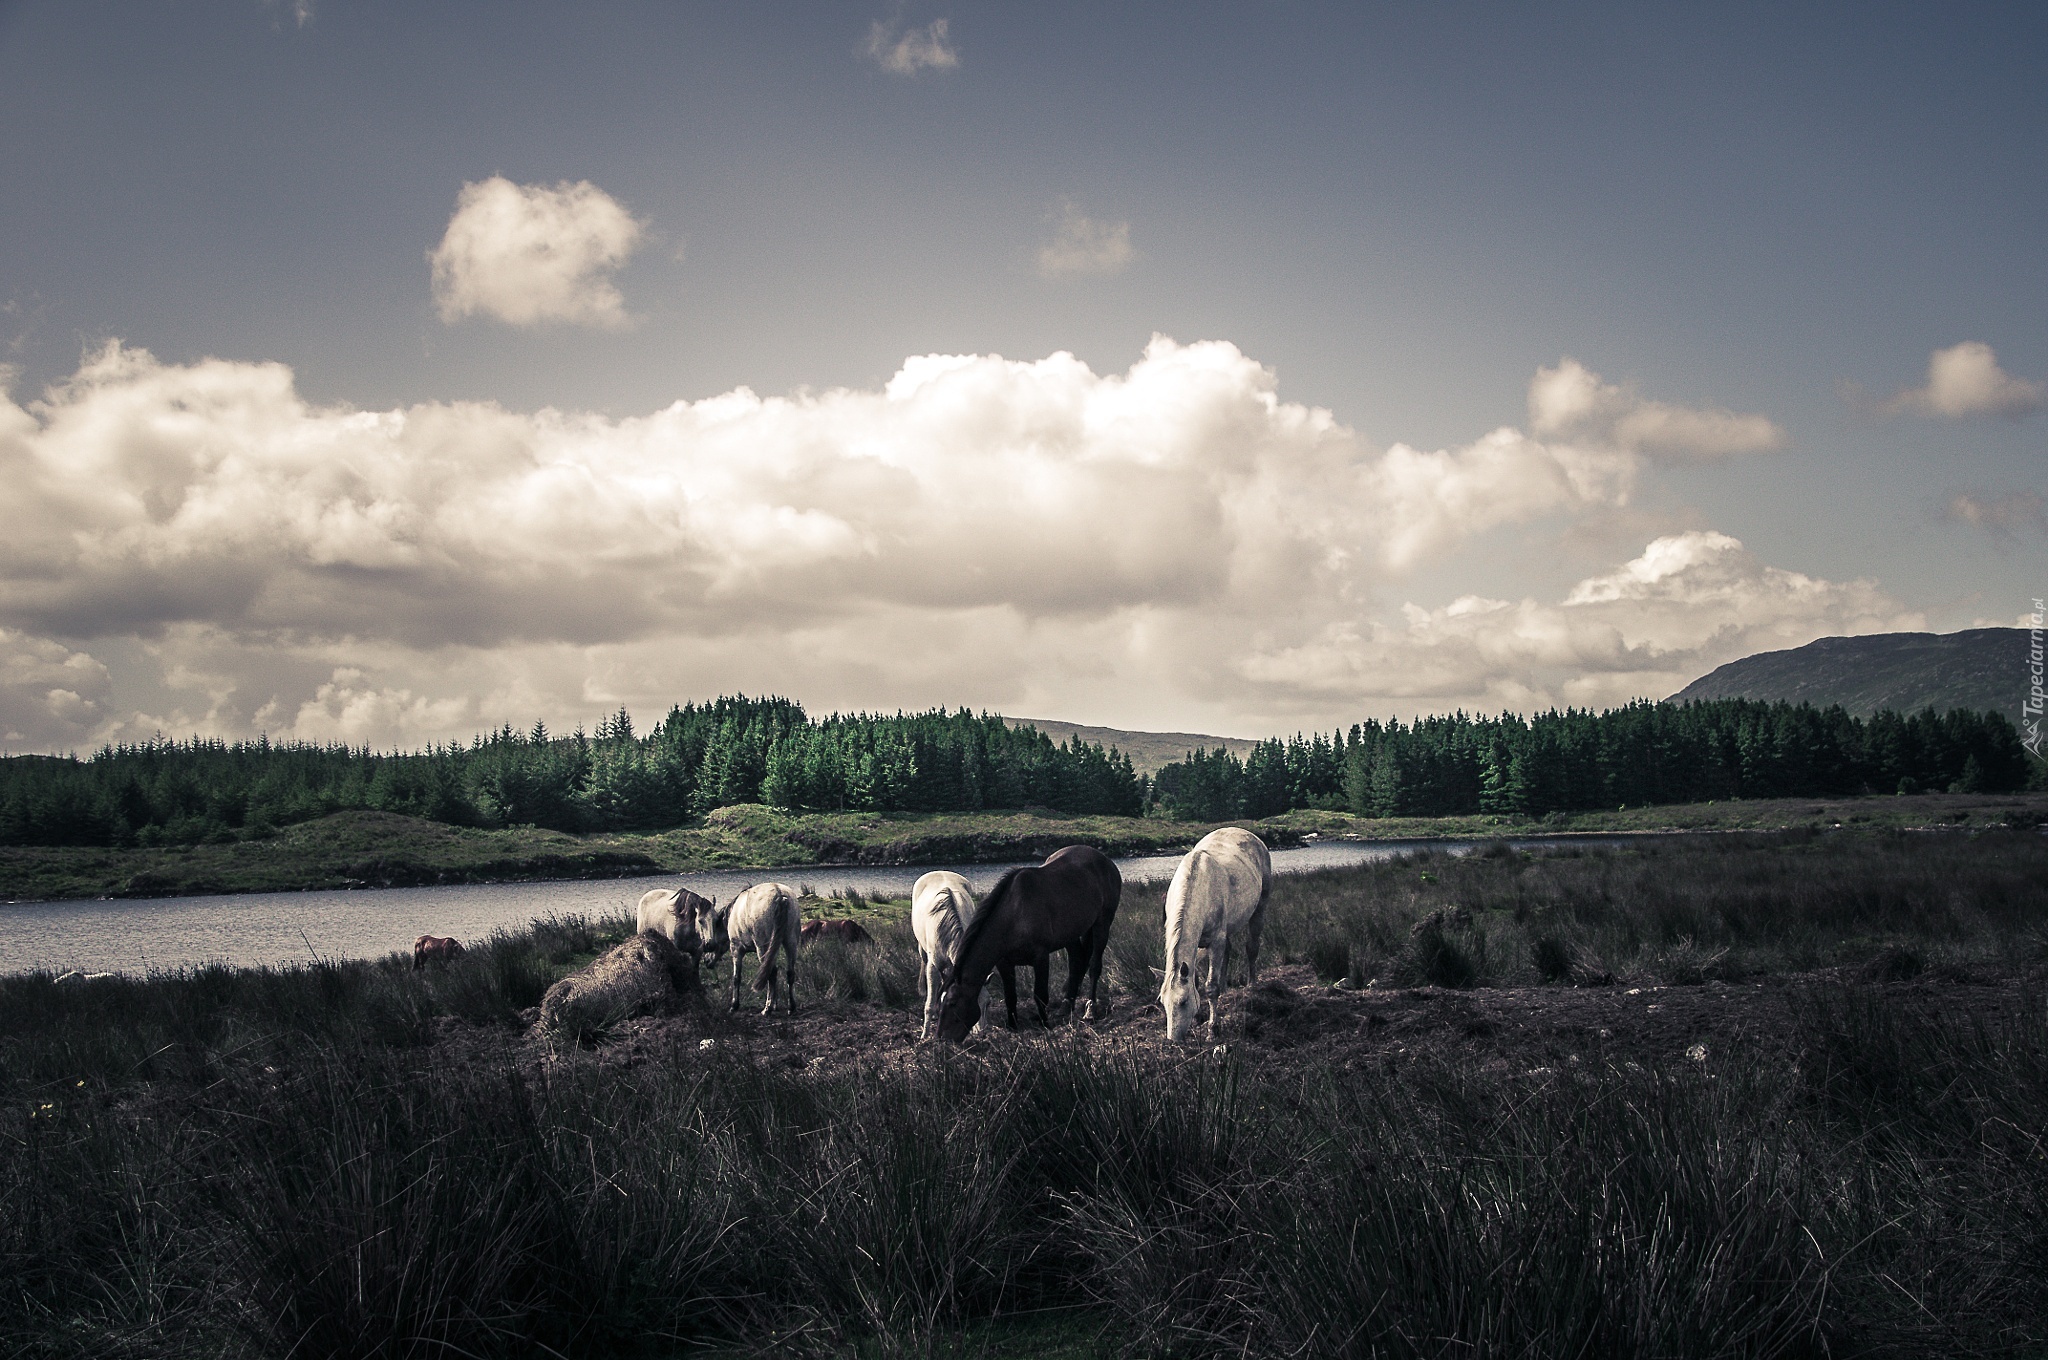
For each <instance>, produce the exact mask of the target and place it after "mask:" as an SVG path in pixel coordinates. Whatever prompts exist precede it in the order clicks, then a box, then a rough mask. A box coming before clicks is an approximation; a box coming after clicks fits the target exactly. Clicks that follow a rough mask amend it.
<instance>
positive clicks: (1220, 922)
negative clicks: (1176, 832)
mask: <svg viewBox="0 0 2048 1360" xmlns="http://www.w3.org/2000/svg"><path fill="white" fill-rule="evenodd" d="M1272 886H1273V857H1272V855H1271V854H1269V853H1268V852H1267V850H1266V843H1265V842H1264V841H1262V840H1260V839H1259V838H1258V837H1257V836H1254V835H1253V834H1252V833H1251V832H1249V831H1246V830H1244V829H1243V828H1242V827H1235V826H1224V827H1218V828H1217V829H1216V830H1214V831H1211V832H1210V833H1209V834H1208V835H1206V836H1204V837H1202V839H1201V840H1200V841H1198V842H1196V844H1195V848H1194V849H1192V850H1190V851H1188V853H1187V855H1186V857H1185V858H1183V859H1182V860H1181V862H1180V867H1179V868H1177V869H1175V870H1174V871H1173V882H1172V884H1170V885H1169V886H1168V887H1167V889H1166V977H1165V980H1164V981H1162V982H1161V983H1160V986H1159V1007H1160V1009H1161V1010H1163V1011H1165V1012H1166V1037H1167V1038H1168V1039H1179V1038H1180V1037H1181V1036H1182V1035H1183V1034H1184V1033H1185V1032H1186V1031H1187V1030H1189V1029H1191V1028H1193V1026H1194V1025H1195V1023H1196V1021H1197V1020H1198V1019H1199V1018H1200V1015H1201V1008H1202V1006H1203V1005H1204V1004H1206V1005H1207V1006H1208V1007H1209V1037H1210V1038H1211V1039H1214V1038H1215V1037H1216V1019H1217V1014H1216V999H1217V998H1218V997H1219V996H1221V995H1222V994H1223V987H1224V976H1225V970H1226V969H1227V968H1228V967H1229V964H1230V942H1231V940H1232V938H1233V937H1235V936H1236V935H1238V934H1239V933H1242V934H1243V935H1244V957H1245V984H1246V985H1247V986H1249V985H1251V984H1252V983H1253V982H1256V981H1257V980H1258V976H1259V932H1260V930H1261V929H1262V928H1263V927H1264V926H1265V922H1266V893H1267V892H1268V891H1269V890H1270V889H1271V888H1272ZM1200 949H1206V950H1208V951H1209V961H1208V971H1207V976H1206V977H1205V976H1202V975H1200V974H1199V973H1198V971H1197V970H1198V966H1199V960H1198V958H1197V955H1196V951H1197V950H1200Z"/></svg>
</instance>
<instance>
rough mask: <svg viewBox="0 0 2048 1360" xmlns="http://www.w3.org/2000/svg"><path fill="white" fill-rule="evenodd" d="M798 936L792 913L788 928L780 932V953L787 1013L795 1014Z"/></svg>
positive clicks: (770, 999)
mask: <svg viewBox="0 0 2048 1360" xmlns="http://www.w3.org/2000/svg"><path fill="white" fill-rule="evenodd" d="M800 938H802V937H801V936H799V935H798V934H797V933H796V921H795V915H794V913H792V914H791V919H790V928H789V929H788V930H786V931H784V932H783V933H782V954H783V958H784V960H785V962H786V967H785V968H784V971H783V974H782V980H783V982H785V983H786V984H788V986H789V1013H790V1014H791V1015H795V1014H796V944H797V941H798V940H799V939H800ZM769 1004H770V1005H773V1004H774V998H773V997H772V996H771V997H770V998H769Z"/></svg>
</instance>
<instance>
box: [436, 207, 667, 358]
mask: <svg viewBox="0 0 2048 1360" xmlns="http://www.w3.org/2000/svg"><path fill="white" fill-rule="evenodd" d="M645 235H646V228H645V226H644V224H642V223H641V222H640V221H639V220H637V219H636V218H635V217H634V216H633V215H632V214H631V213H630V212H628V211H626V209H625V208H624V207H623V206H622V205H621V204H620V203H619V202H618V200H617V199H614V198H613V197H612V196H611V195H610V194H607V193H606V192H605V191H604V190H602V189H600V188H598V187H597V186H596V185H595V184H592V183H590V182H589V181H588V180H579V181H577V182H575V183H573V184H572V183H569V182H567V181H564V182H563V183H561V184H557V185H554V186H552V187H550V186H548V185H545V184H514V183H513V182H512V181H511V180H509V179H506V178H505V177H504V176H502V175H493V176H492V177H491V178H489V179H485V180H477V181H475V182H473V183H469V184H465V185H463V186H462V192H461V194H460V195H458V196H457V198H456V201H455V215H454V216H453V217H451V218H449V219H448V230H447V231H446V233H444V234H443V235H442V237H441V243H440V244H439V245H437V246H435V247H434V248H433V250H431V251H429V252H428V255H427V258H428V260H429V261H430V262H431V263H432V265H433V271H434V302H435V304H436V306H438V307H439V309H440V313H441V319H442V320H443V321H445V322H448V323H450V324H453V323H454V322H457V321H460V320H462V319H463V318H464V317H468V316H483V317H489V318H491V319H493V320H497V321H502V322H504V323H505V324H506V325H509V326H538V325H542V324H545V323H548V322H563V323H566V324H569V325H576V326H597V327H605V328H618V327H622V326H625V325H628V324H629V323H630V321H631V318H630V317H629V316H628V315H627V314H626V305H625V299H624V298H622V297H621V296H620V295H619V290H618V288H617V287H616V286H615V285H614V284H613V282H612V279H611V275H612V272H613V271H614V270H616V269H618V268H619V267H620V266H621V265H623V264H625V263H626V261H627V260H628V259H629V258H630V257H631V256H632V254H633V252H634V251H635V250H636V249H638V247H639V246H640V243H641V241H642V239H643V238H644V237H645Z"/></svg>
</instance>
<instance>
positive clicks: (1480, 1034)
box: [437, 964, 2041, 1078]
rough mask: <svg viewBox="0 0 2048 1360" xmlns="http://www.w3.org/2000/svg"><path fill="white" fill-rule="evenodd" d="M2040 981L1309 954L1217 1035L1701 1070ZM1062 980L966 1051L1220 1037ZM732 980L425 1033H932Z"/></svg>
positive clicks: (861, 1056)
mask: <svg viewBox="0 0 2048 1360" xmlns="http://www.w3.org/2000/svg"><path fill="white" fill-rule="evenodd" d="M1020 981H1024V979H1020ZM727 985H729V984H727ZM2040 986H2041V979H2039V978H2034V977H2030V976H2027V975H2021V974H2015V975H2012V976H2008V977H2002V978H1985V977H1969V976H1960V977H1959V976H1953V975H1950V976H1939V975H1933V974H1927V975H1922V976H1920V977H1916V978H1913V979H1910V980H1905V981H1891V982H1886V981H1875V980H1872V979H1871V978H1869V977H1868V976H1866V975H1864V974H1861V973H1857V972H1854V971H1850V970H1843V969H1828V970H1822V971H1819V972H1812V973H1795V974H1786V975H1781V976H1776V977H1771V978H1766V979H1763V980H1761V981H1747V982H1740V983H1729V982H1719V981H1709V982H1705V983H1702V984H1700V985H1697V986H1673V987H1628V986H1619V985H1616V986H1592V987H1572V986H1561V985H1560V986H1539V987H1480V988H1472V989H1466V990H1453V989H1447V988H1440V987H1414V988H1380V987H1371V988H1365V989H1359V990H1350V989H1345V988H1338V987H1332V986H1330V985H1328V984H1325V983H1323V982H1320V981H1318V980H1317V979H1316V977H1315V974H1314V972H1313V970H1311V969H1310V968H1309V967H1308V966H1307V965H1303V964H1292V965H1282V966H1278V967H1272V968H1268V969H1264V970H1262V971H1261V976H1260V979H1259V982H1258V984H1257V985H1256V986H1255V987H1252V988H1250V989H1247V988H1245V987H1244V986H1242V985H1239V986H1236V987H1233V988H1231V990H1230V991H1229V992H1228V993H1226V995H1225V998H1224V1002H1223V1028H1222V1033H1221V1036H1220V1039H1219V1041H1218V1042H1221V1043H1223V1044H1226V1045H1228V1046H1229V1048H1230V1050H1231V1051H1232V1052H1233V1053H1234V1054H1235V1055H1236V1056H1237V1057H1238V1058H1239V1059H1240V1060H1244V1061H1248V1062H1250V1063H1252V1064H1254V1065H1255V1066H1256V1067H1257V1068H1259V1069H1260V1070H1262V1071H1264V1072H1267V1073H1275V1072H1282V1071H1287V1070H1293V1069H1306V1068H1309V1067H1320V1068H1329V1067H1335V1068H1337V1069H1338V1070H1356V1069H1360V1068H1365V1067H1373V1066H1385V1065H1389V1064H1399V1063H1400V1062H1402V1061H1403V1060H1404V1059H1411V1058H1418V1057H1424V1056H1431V1055H1434V1056H1438V1057H1442V1058H1447V1059H1452V1060H1455V1061H1457V1062H1461V1063H1469V1064H1472V1065H1474V1066H1476V1067H1477V1068H1478V1069H1480V1070H1481V1071H1485V1072H1489V1073H1494V1074H1498V1075H1500V1076H1503V1077H1507V1076H1520V1077H1539V1078H1540V1077H1542V1076H1545V1075H1548V1074H1550V1073H1553V1072H1559V1071H1563V1070H1567V1069H1571V1068H1574V1067H1591V1068H1592V1069H1594V1070H1598V1069H1600V1068H1603V1067H1608V1066H1612V1067H1627V1066H1630V1065H1635V1066H1640V1067H1644V1068H1658V1067H1661V1068H1677V1067H1683V1066H1685V1065H1688V1064H1695V1063H1697V1064H1704V1065H1705V1066H1706V1067H1707V1069H1708V1070H1712V1069H1713V1068H1714V1067H1715V1066H1717V1065H1719V1064H1721V1063H1724V1062H1733V1061H1736V1060H1737V1059H1738V1057H1739V1059H1740V1060H1741V1061H1742V1062H1743V1064H1744V1065H1745V1066H1749V1065H1753V1064H1756V1063H1759V1062H1763V1063H1770V1062H1784V1063H1787V1064H1790V1063H1793V1062H1796V1061H1798V1060H1799V1058H1800V1052H1799V1049H1800V1045H1801V1044H1802V1043H1803V1042H1806V1041H1807V1039H1810V1036H1811V1034H1812V1032H1813V1031H1812V1024H1811V1018H1810V1017H1811V1015H1812V1013H1813V1011H1814V1009H1815V1008H1816V1007H1823V1006H1829V1005H1836V1004H1839V1003H1840V1001H1841V999H1842V998H1843V996H1844V995H1845V991H1846V990H1848V989H1853V990H1854V991H1855V992H1857V993H1860V994H1862V995H1864V996H1868V997H1874V998H1876V999H1878V1000H1879V1001H1880V1002H1881V1003H1882V1004H1883V1005H1884V1006H1886V1007H1888V1008H1892V1007H1896V1008H1902V1009H1904V1010H1906V1011H1908V1012H1910V1013H1913V1014H1917V1015H1924V1016H1927V1017H1928V1018H1929V1019H1930V1021H1932V1020H1936V1019H1948V1020H1962V1019H1967V1018H1968V1017H1970V1016H1989V1015H1993V1014H2001V1013H2006V1012H2009V1011H2010V1010H2011V1009H2012V1008H2013V1007H2014V1006H2015V1005H2016V1004H2019V1002H2020V1000H2021V998H2022V997H2023V996H2025V995H2028V994H2030V993H2037V992H2038V991H2039V990H2040ZM1059 990H1060V989H1059V983H1058V977H1057V973H1056V974H1055V979H1054V988H1053V996H1054V1003H1053V1009H1054V1028H1053V1029H1052V1030H1051V1031H1047V1030H1044V1029H1040V1028H1039V1027H1038V1026H1037V1025H1036V1022H1035V1019H1034V1014H1035V1013H1034V1008H1033V1006H1032V1004H1031V1002H1030V1000H1029V998H1028V995H1027V996H1026V997H1025V998H1024V999H1023V1000H1022V1004H1020V1006H1019V1008H1018V1015H1019V1020H1020V1022H1021V1025H1022V1027H1021V1028H1020V1029H1019V1030H1017V1031H1015V1032H1012V1031H1011V1030H1010V1029H1008V1028H1007V1026H1006V1025H1005V1024H1004V1022H1003V1018H1002V1017H1003V1008H1002V1002H1001V993H1000V990H999V989H996V990H995V991H993V992H992V996H993V998H994V1003H995V1004H994V1007H993V1016H994V1020H995V1024H994V1027H992V1028H990V1027H984V1028H983V1029H981V1030H978V1031H977V1032H976V1033H975V1034H973V1035H971V1036H970V1037H969V1039H968V1041H967V1043H966V1044H965V1045H964V1050H965V1052H966V1053H968V1054H980V1055H985V1056H988V1057H1001V1056H1002V1055H1004V1054H1006V1053H1008V1052H1011V1051H1014V1050H1015V1049H1016V1048H1018V1047H1019V1046H1021V1045H1030V1044H1038V1043H1044V1042H1046V1041H1047V1040H1048V1038H1049V1037H1061V1038H1067V1039H1068V1040H1069V1041H1071V1038H1072V1037H1073V1036H1086V1037H1085V1040H1084V1041H1085V1042H1088V1043H1091V1044H1102V1045H1105V1046H1110V1047H1113V1048H1115V1049H1117V1050H1119V1051H1125V1052H1130V1053H1132V1054H1133V1055H1134V1056H1152V1057H1157V1058H1162V1059H1171V1058H1174V1057H1184V1058H1193V1057H1197V1056H1203V1055H1207V1054H1209V1053H1210V1052H1211V1051H1212V1049H1213V1047H1214V1045H1213V1044H1212V1043H1211V1041H1210V1040H1209V1039H1208V1037H1207V1031H1206V1028H1204V1029H1199V1030H1198V1031H1197V1037H1196V1038H1195V1039H1193V1040H1187V1041H1183V1042H1182V1043H1180V1044H1178V1045H1175V1044H1169V1043H1168V1042H1167V1040H1166V1037H1165V1024H1164V1020H1163V1018H1162V1016H1161V1013H1160V1010H1159V1007H1158V1005H1157V1003H1156V1002H1154V1001H1152V1000H1150V999H1149V998H1138V997H1132V996H1129V995H1119V996H1116V997H1115V998H1114V999H1113V1002H1112V1005H1111V1007H1110V1014H1109V1016H1108V1017H1107V1018H1106V1019H1103V1020H1099V1021H1094V1022H1087V1021H1082V1022H1070V1021H1069V1020H1068V1019H1067V1017H1066V1016H1065V1015H1064V1013H1063V1007H1062V1005H1061V1002H1060V999H1059ZM1105 990H1106V989H1105ZM729 995H730V993H729V991H727V990H726V989H725V987H723V986H719V985H716V984H714V985H712V986H711V987H710V989H709V991H708V992H707V993H706V998H705V1000H704V1001H703V1002H702V1003H701V1004H691V1005H689V1006H687V1007H685V1009H684V1010H683V1011H682V1013H680V1014H677V1015H672V1016H663V1017H649V1018H642V1019H635V1020H628V1021H625V1022H623V1023H622V1024H620V1025H618V1026H617V1027H615V1028H614V1029H613V1030H612V1032H611V1033H610V1034H609V1036H608V1037H607V1038H606V1039H605V1040H604V1041H602V1042H600V1043H598V1044H597V1045H595V1046H594V1047H590V1048H585V1049H579V1050H573V1051H571V1050H562V1049H558V1048H549V1047H547V1046H545V1045H543V1044H542V1043H540V1042H539V1041H537V1040H533V1039H531V1038H527V1037H525V1036H522V1035H520V1034H518V1033H517V1032H514V1031H510V1030H506V1029H483V1028H479V1027H476V1026H471V1025H467V1024H464V1023H462V1022H459V1021H452V1020H443V1021H441V1022H439V1023H440V1031H439V1037H438V1040H437V1042H439V1043H441V1044H445V1045H448V1046H450V1047H454V1048H462V1049H469V1050H471V1051H472V1052H473V1053H474V1054H475V1056H478V1057H481V1056H484V1053H485V1052H487V1051H488V1052H491V1053H494V1054H495V1055H496V1056H497V1057H499V1058H500V1059H509V1060H512V1061H515V1062H516V1061H519V1060H521V1059H522V1058H524V1059H527V1060H535V1061H540V1062H542V1063H544V1064H546V1063H555V1062H594V1063H597V1064H598V1065H600V1066H601V1067H604V1068H621V1069H626V1068H631V1067H634V1066H638V1065H641V1064H646V1063H676V1064H683V1065H687V1064H690V1063H693V1062H698V1061H702V1060H703V1059H704V1058H705V1057H706V1056H707V1055H709V1054H711V1053H713V1052H716V1051H718V1050H723V1051H724V1054H725V1055H727V1056H729V1055H731V1054H734V1053H738V1054H741V1055H744V1056H746V1057H747V1058H749V1059H751V1060H753V1061H755V1062H758V1063H763V1064H768V1065H773V1066H779V1067H783V1068H786V1069H789V1070H801V1071H809V1072H813V1073H817V1074H819V1075H832V1074H835V1073H841V1072H851V1071H855V1070H858V1069H861V1068H864V1067H874V1066H882V1067H887V1066H894V1065H900V1064H902V1063H904V1062H907V1061H913V1060H915V1058H916V1056H917V1055H918V1054H920V1053H921V1052H931V1051H934V1050H935V1049H936V1047H937V1041H936V1040H930V1041H925V1042H924V1043H920V1042H919V1039H918V1029H919V1026H920V1023H921V1019H922V1017H921V1014H920V1013H919V1012H917V1011H914V1010H913V1011H904V1010H896V1009H892V1008H889V1007H886V1006H882V1005H877V1004H863V1003H852V1002H824V1003H818V1004H814V1005H810V1006H807V1007H805V1008H803V1009H801V1010H800V1011H799V1012H798V1013H797V1015H796V1016H794V1017H791V1016H789V1015H787V1014H785V1013H784V1012H782V1011H780V1010H778V1011H777V1012H776V1013H775V1014H773V1015H772V1016H763V1015H761V1014H760V1013H759V1012H758V1010H757V1007H758V1006H759V997H758V994H756V993H753V992H751V991H749V992H748V993H747V994H746V997H745V1001H744V1004H743V1007H742V1009H741V1010H740V1011H739V1012H737V1013H732V1012H728V1011H727V1009H726V1001H727V998H728V997H729ZM1801 1036H1806V1038H1802V1037H1801Z"/></svg>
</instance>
